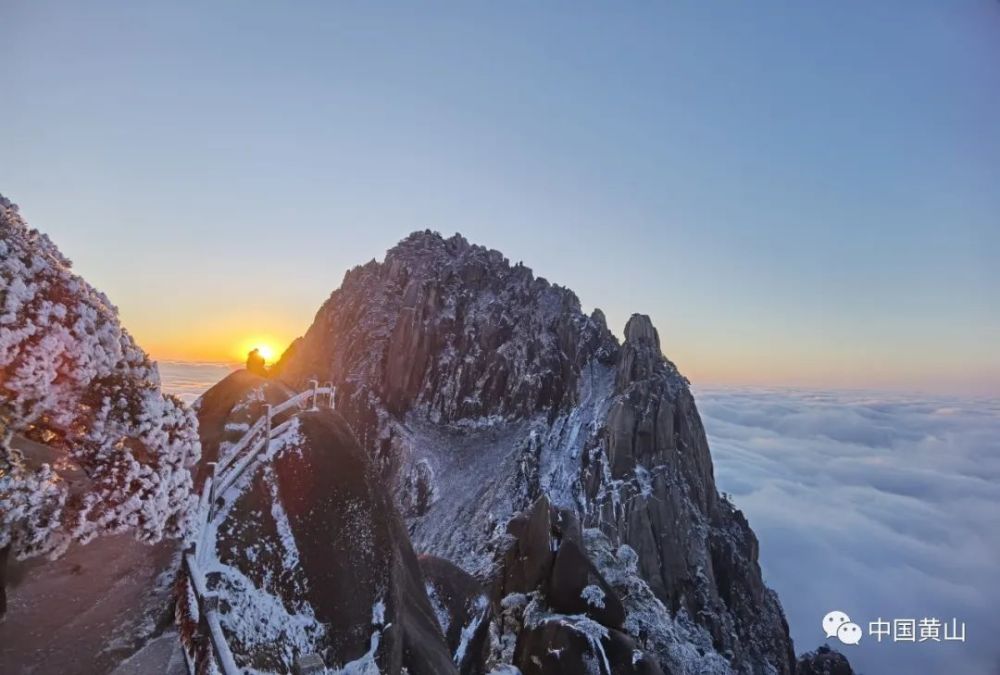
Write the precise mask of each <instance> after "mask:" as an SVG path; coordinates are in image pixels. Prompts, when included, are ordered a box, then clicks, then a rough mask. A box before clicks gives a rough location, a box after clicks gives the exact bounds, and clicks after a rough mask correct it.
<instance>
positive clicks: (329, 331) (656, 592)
mask: <svg viewBox="0 0 1000 675" xmlns="http://www.w3.org/2000/svg"><path fill="white" fill-rule="evenodd" d="M272 375H273V376H276V377H279V378H281V379H282V380H283V381H285V382H287V383H289V384H291V385H293V386H304V385H305V383H306V382H307V381H308V380H309V379H311V378H313V377H316V378H319V379H320V380H330V381H332V382H333V383H334V384H335V385H336V386H337V387H338V410H339V411H340V412H341V413H342V414H343V415H344V417H345V419H346V420H348V422H349V423H350V425H351V426H352V428H353V429H354V430H355V433H356V434H357V435H358V437H359V439H360V441H361V444H362V446H364V448H365V449H366V450H367V451H368V452H370V453H371V454H372V455H373V456H374V457H376V458H377V461H378V464H379V467H380V478H381V480H382V481H383V485H384V489H385V490H387V491H392V492H394V494H395V496H396V498H397V500H398V501H399V502H400V503H401V504H403V505H405V507H406V508H405V515H406V522H407V525H408V528H409V531H410V534H411V538H412V540H413V543H414V545H415V546H416V547H417V549H418V550H420V551H421V552H422V553H427V554H432V555H436V556H441V557H445V558H449V559H451V560H452V561H453V562H454V563H455V564H457V565H459V566H461V567H463V568H464V569H466V570H467V571H468V572H471V573H473V574H474V575H476V576H477V577H478V578H480V579H481V580H482V581H484V582H489V583H491V584H492V586H491V588H494V589H496V588H500V589H502V591H496V590H494V591H493V595H492V597H491V602H492V611H491V614H492V618H491V619H490V621H491V639H493V642H494V644H492V645H489V646H487V648H486V651H487V652H489V655H488V656H487V657H486V662H487V663H488V664H490V665H498V664H501V663H512V662H513V660H514V659H515V657H516V658H517V659H520V660H521V662H523V663H524V664H534V663H535V662H534V659H533V658H532V656H535V657H538V658H541V657H540V656H539V655H538V654H537V653H536V649H540V647H538V645H539V644H547V643H552V644H555V643H556V642H558V643H560V644H561V643H562V642H564V641H566V640H570V641H572V640H576V638H572V639H571V638H568V637H566V636H564V635H562V633H563V630H564V629H565V628H566V626H565V625H564V624H559V625H555V626H552V625H548V623H547V622H549V621H550V620H549V619H544V620H542V619H538V617H540V616H545V615H544V612H548V613H550V614H559V615H566V616H577V615H578V616H584V617H587V618H588V619H589V620H591V621H593V622H594V623H595V624H597V625H600V626H603V627H604V628H606V629H609V630H611V631H613V632H615V631H616V632H615V633H613V635H620V637H621V639H619V638H618V637H615V638H614V639H613V640H612V642H613V643H614V644H616V645H619V646H620V645H621V644H625V643H624V642H623V640H629V641H632V643H634V645H635V646H636V648H637V650H639V651H640V652H642V650H646V652H643V653H648V654H650V655H651V656H650V658H651V659H652V660H653V661H656V660H658V661H659V664H660V665H661V666H662V667H663V670H664V671H667V672H675V673H679V672H692V673H693V672H729V671H735V672H742V673H760V672H773V673H783V674H791V673H793V672H794V670H795V658H794V654H793V651H792V644H791V640H790V638H789V635H788V628H787V625H786V622H785V619H784V616H783V613H782V611H781V606H780V604H779V602H778V600H777V597H776V596H775V595H774V593H773V592H771V591H770V590H769V589H768V588H767V587H766V586H765V585H764V583H763V581H762V579H761V573H760V568H759V566H758V563H757V554H758V545H757V540H756V537H755V536H754V534H753V532H752V531H751V530H750V527H749V525H748V524H747V522H746V519H745V518H744V517H743V515H742V514H741V513H740V512H739V511H738V510H737V509H736V508H735V507H734V506H733V505H732V504H730V503H729V502H728V501H726V500H725V499H723V498H722V497H720V496H719V494H718V492H717V490H716V486H715V481H714V476H713V472H712V460H711V455H710V452H709V448H708V443H707V440H706V437H705V432H704V429H703V427H702V424H701V419H700V417H699V415H698V411H697V407H696V405H695V401H694V398H693V396H692V394H691V392H690V390H689V388H688V383H687V381H686V379H685V378H684V377H683V376H681V375H680V373H679V372H678V370H677V368H676V367H675V366H674V364H673V363H671V362H670V361H669V360H667V359H666V358H665V357H664V356H663V354H662V351H661V343H660V336H659V334H658V332H657V330H656V329H655V328H654V327H653V325H652V323H651V322H650V320H649V318H648V317H646V316H643V315H633V317H632V318H631V319H630V320H629V322H628V324H627V325H626V327H625V341H624V343H621V344H619V342H618V341H617V340H616V339H615V337H614V336H613V335H612V334H611V332H610V331H609V330H608V328H607V326H606V324H605V320H604V316H603V314H602V313H601V312H600V310H595V311H594V312H593V314H591V315H590V316H587V315H585V314H583V313H582V311H581V309H580V303H579V301H578V300H577V298H576V296H575V295H574V294H573V293H572V292H571V291H569V290H567V289H564V288H561V287H558V286H554V285H552V284H550V283H549V282H547V281H545V280H544V279H541V278H536V277H534V275H533V274H532V273H531V271H530V270H529V269H527V268H525V267H524V266H522V265H520V264H518V265H510V264H509V263H508V261H507V260H506V259H505V258H504V257H503V256H502V255H501V254H500V253H499V252H497V251H491V250H488V249H485V248H482V247H479V246H473V245H470V244H469V243H468V242H466V241H465V239H463V238H462V237H460V236H457V235H456V236H455V237H452V238H449V239H444V238H442V237H441V236H440V235H437V234H435V233H430V232H422V233H415V234H413V235H410V236H409V237H408V238H407V239H405V240H404V241H402V242H401V243H400V244H399V245H398V246H396V247H395V248H393V249H392V250H391V251H389V252H388V253H387V255H386V258H385V261H384V262H382V263H378V262H375V261H372V262H369V263H367V264H366V265H363V266H361V267H357V268H355V269H353V270H351V271H350V272H348V273H347V275H346V276H345V278H344V282H343V284H342V285H341V287H340V288H339V289H338V290H336V291H334V292H333V294H332V295H331V296H330V298H329V299H328V300H327V301H326V303H324V305H323V307H322V308H321V309H320V311H319V312H318V313H317V315H316V319H315V321H314V323H313V325H312V326H311V327H310V329H309V330H308V332H307V333H306V335H305V336H303V337H302V338H300V339H299V340H297V341H296V342H295V344H294V345H293V346H292V347H291V348H290V349H289V350H288V352H286V354H285V355H283V357H282V359H281V360H280V362H279V363H278V364H277V365H276V366H275V368H274V370H273V372H272ZM540 497H545V498H546V499H547V501H548V502H551V505H552V508H553V509H554V510H553V511H552V513H554V514H559V516H558V517H560V518H562V519H564V520H566V521H567V522H569V520H570V519H572V521H573V522H575V523H576V525H575V528H576V530H577V532H579V533H582V534H572V533H570V534H565V535H562V536H561V537H560V538H559V541H560V542H561V543H560V544H559V545H558V546H555V548H550V547H551V546H554V544H552V540H551V537H549V536H548V535H546V537H545V538H544V542H543V538H542V537H541V536H540V534H539V533H541V532H543V531H547V532H549V533H551V532H552V531H553V528H556V529H559V528H558V527H557V526H556V525H553V523H552V522H551V518H552V517H553V516H552V515H551V514H549V509H548V508H546V509H541V510H539V509H537V508H533V505H535V504H536V502H537V500H538V499H539V498H540ZM518 514H524V515H522V516H518ZM546 514H549V515H546ZM512 518H514V519H515V520H514V521H513V522H512V523H511V526H510V528H508V527H507V522H508V521H509V520H510V519H512ZM546 519H548V520H546ZM547 528H548V529H547ZM587 533H590V534H587ZM583 534H587V536H583ZM595 542H598V543H599V545H600V550H599V551H597V550H595V549H593V548H592V547H591V546H590V545H591V544H594V543H595ZM594 545H596V544H594ZM512 547H513V549H512ZM519 547H528V548H525V549H523V550H522V549H521V548H519ZM512 551H514V552H512ZM598 553H599V554H600V556H599V557H600V558H601V560H603V561H605V563H607V564H609V565H615V564H619V563H617V562H615V561H623V560H624V561H629V562H628V564H629V565H632V564H633V563H634V568H635V569H634V574H632V573H631V572H630V573H629V574H624V573H623V574H621V575H617V574H615V576H617V577H620V578H619V579H618V583H619V585H621V586H623V587H624V586H626V585H629V584H632V585H635V584H641V585H642V588H641V589H638V588H637V594H636V595H635V597H639V596H641V597H643V598H646V600H644V602H645V605H642V606H639V605H637V604H636V602H635V601H630V603H629V605H628V606H625V607H623V606H621V603H618V604H617V605H616V604H615V602H614V601H613V600H609V601H608V603H609V604H608V605H607V606H606V607H604V608H600V611H598V610H599V608H596V607H588V608H584V607H582V606H581V601H582V598H580V597H576V596H577V595H578V588H579V587H580V584H581V583H583V582H584V581H586V582H587V583H586V584H584V588H586V587H589V586H597V587H598V588H600V589H601V590H602V591H603V592H604V593H605V594H606V595H608V596H609V597H614V593H608V591H609V590H610V589H609V588H608V583H607V580H605V579H604V577H602V574H603V575H604V576H605V577H606V576H607V575H608V573H609V571H608V570H598V569H597V567H596V566H595V556H597V555H598ZM621 564H625V563H621ZM611 571H612V572H613V571H614V570H611ZM602 580H603V581H604V584H603V585H602V584H601V583H600V582H601V581H602ZM594 582H596V583H594ZM638 591H642V592H641V593H638ZM580 592H582V591H580ZM594 593H595V591H588V594H589V595H594ZM532 594H534V595H532ZM518 596H525V597H526V598H527V600H526V601H525V603H524V607H521V608H520V609H517V608H516V607H514V606H515V605H518V603H519V602H520V601H519V600H518ZM529 596H530V597H529ZM505 598H513V599H510V600H509V601H508V602H507V603H506V604H507V605H509V606H505V605H504V601H505ZM532 603H533V604H532ZM543 603H544V606H543ZM525 608H530V610H531V611H530V612H528V615H533V616H534V617H535V618H536V619H538V620H537V621H535V622H534V623H531V622H527V623H526V619H525V611H527V610H526V609H525ZM515 610H516V611H515ZM653 616H656V617H660V618H658V619H656V620H657V621H659V622H660V623H669V624H670V625H669V626H668V627H667V628H669V630H668V629H664V630H662V631H653V632H655V633H656V634H655V635H652V634H651V632H650V631H649V630H647V628H648V626H649V625H650V623H649V621H651V619H649V617H653ZM505 626H506V627H507V628H510V629H511V630H507V629H506V628H505ZM641 626H646V627H647V628H640V627H641ZM512 630H513V631H514V632H511V631H512ZM505 631H506V632H505ZM518 631H519V632H518ZM526 631H527V632H526ZM577 632H579V631H577ZM529 633H530V635H529ZM504 635H516V636H518V637H517V638H516V639H517V640H518V642H517V645H518V646H517V648H516V650H515V649H514V645H513V644H507V645H505V644H503V636H504ZM522 638H523V640H522ZM609 639H610V638H609ZM539 641H540V642H539ZM588 644H590V643H589V642H588ZM610 644H611V643H610V642H609V643H608V645H609V646H610ZM609 648H610V647H609ZM522 657H523V658H522ZM524 659H527V661H524ZM543 661H544V659H543ZM720 664H721V665H720ZM525 667H526V668H529V669H530V668H532V667H534V666H531V665H525ZM541 667H542V668H543V670H542V671H532V672H555V671H552V670H551V666H541ZM544 668H549V670H544ZM470 672H471V671H470ZM564 672H570V671H564ZM616 672H617V671H616ZM623 672H625V671H623ZM628 672H631V671H628Z"/></svg>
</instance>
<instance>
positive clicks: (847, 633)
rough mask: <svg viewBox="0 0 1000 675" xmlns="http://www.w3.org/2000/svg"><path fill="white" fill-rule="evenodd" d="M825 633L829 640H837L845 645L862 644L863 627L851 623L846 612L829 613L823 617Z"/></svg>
mask: <svg viewBox="0 0 1000 675" xmlns="http://www.w3.org/2000/svg"><path fill="white" fill-rule="evenodd" d="M823 633H824V634H825V635H826V637H828V638H834V637H835V638H837V639H838V640H840V641H841V642H842V643H843V644H845V645H856V644H858V643H859V642H861V626H859V625H858V624H856V623H854V622H853V621H851V617H849V616H847V613H846V612H841V611H836V610H835V611H833V612H828V613H827V615H826V616H824V617H823Z"/></svg>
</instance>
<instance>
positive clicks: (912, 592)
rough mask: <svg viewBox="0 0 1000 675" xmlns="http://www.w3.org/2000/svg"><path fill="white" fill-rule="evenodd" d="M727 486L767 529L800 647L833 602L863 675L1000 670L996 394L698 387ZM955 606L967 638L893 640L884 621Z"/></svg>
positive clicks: (763, 551) (774, 571)
mask: <svg viewBox="0 0 1000 675" xmlns="http://www.w3.org/2000/svg"><path fill="white" fill-rule="evenodd" d="M696 396H697V400H698V405H699V409H700V411H701V414H702V418H703V420H704V423H705V427H706V430H707V432H708V436H709V442H710V445H711V448H712V456H713V459H714V463H715V475H716V481H717V483H718V486H719V489H720V490H722V491H725V492H728V493H729V494H730V495H731V496H732V499H733V501H734V502H735V503H736V505H737V506H738V507H739V508H740V509H742V510H743V511H744V513H746V515H747V517H748V518H749V520H750V525H751V526H752V527H753V529H754V531H755V532H756V533H757V536H758V538H759V539H760V562H761V567H762V569H763V571H764V577H765V580H766V581H767V583H768V585H770V586H771V587H772V588H774V589H775V590H776V591H777V592H778V594H779V596H780V598H781V602H782V605H783V606H784V608H785V613H786V615H787V618H788V622H789V625H790V627H791V631H792V637H793V638H794V640H795V646H796V651H798V652H800V653H801V652H803V651H806V650H810V649H813V648H815V647H816V646H817V645H818V644H821V643H822V642H824V641H827V640H826V639H825V637H824V634H823V631H822V630H821V627H820V622H821V619H822V617H823V616H824V614H826V613H827V612H829V611H831V610H842V611H844V612H846V613H847V614H848V615H849V616H850V617H851V619H852V620H853V621H855V622H856V623H858V624H860V625H861V626H862V627H863V629H864V633H865V635H864V637H863V638H862V640H861V644H860V645H857V646H842V645H838V644H835V643H836V642H837V641H836V639H832V640H831V641H830V643H831V646H835V647H836V648H838V649H840V650H841V651H842V652H843V653H845V654H847V655H848V657H849V658H850V660H851V662H852V664H853V665H854V667H855V670H856V671H857V672H861V673H865V674H866V675H880V674H893V673H929V674H937V673H941V674H947V675H951V674H954V675H965V674H968V675H983V674H996V673H1000V400H996V399H994V400H987V399H966V398H950V397H936V396H934V397H932V396H915V395H909V396H906V395H899V394H891V395H876V394H873V393H870V392H869V393H866V392H816V391H790V390H742V389H700V390H698V391H697V392H696ZM880 617H881V618H883V619H887V620H889V621H892V620H893V619H896V618H899V619H918V620H919V619H921V618H924V617H929V618H940V619H942V620H948V621H950V620H951V619H952V618H957V619H958V620H959V621H964V622H965V623H966V637H967V640H966V642H965V643H960V642H949V643H936V642H932V641H925V642H923V643H916V644H911V643H902V642H900V643H893V642H892V638H891V637H890V638H889V639H888V641H886V640H885V639H883V642H882V643H877V642H875V641H874V640H873V639H872V638H870V637H869V635H868V630H869V622H871V621H875V620H877V619H878V618H880Z"/></svg>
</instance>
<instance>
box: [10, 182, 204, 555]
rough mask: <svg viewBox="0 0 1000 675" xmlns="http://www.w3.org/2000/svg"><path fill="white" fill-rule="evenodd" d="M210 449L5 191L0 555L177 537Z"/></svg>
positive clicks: (104, 307) (98, 299)
mask: <svg viewBox="0 0 1000 675" xmlns="http://www.w3.org/2000/svg"><path fill="white" fill-rule="evenodd" d="M200 452H201V449H200V445H199V442H198V434H197V421H196V419H195V417H194V415H193V413H192V412H191V411H189V410H188V409H187V408H186V407H185V406H184V405H183V403H182V402H181V401H180V400H178V399H177V398H175V397H173V396H168V395H164V394H162V393H161V392H160V379H159V373H158V372H157V369H156V365H155V364H154V363H153V362H151V361H150V360H149V357H148V356H147V355H146V353H145V352H143V351H142V349H140V348H139V347H138V346H137V345H136V343H135V341H134V340H133V339H132V336H131V335H129V333H128V332H127V331H125V329H123V328H122V327H121V325H120V324H119V322H118V312H117V309H116V308H115V307H114V306H113V305H112V304H111V303H110V302H109V301H108V298H107V297H106V296H105V295H104V294H102V293H100V292H99V291H97V290H95V289H94V288H93V287H91V286H90V285H89V284H87V283H86V282H85V281H84V280H83V279H81V278H80V277H78V276H76V275H75V274H73V273H72V271H71V267H70V262H69V260H67V259H66V258H65V257H63V255H62V254H61V253H60V252H59V250H58V249H57V248H56V246H55V245H54V244H53V243H52V242H51V241H50V240H49V238H48V237H47V236H45V235H44V234H41V233H39V232H38V231H37V230H32V229H30V228H29V227H28V226H27V224H26V223H25V221H24V220H23V219H22V218H21V215H20V214H19V213H18V209H17V206H16V205H14V204H12V203H11V202H10V201H8V200H7V199H4V198H3V197H2V196H0V550H3V549H6V548H8V547H9V551H10V553H12V554H13V555H15V556H17V557H19V558H26V557H30V556H35V555H43V554H44V555H48V556H50V557H53V558H54V557H57V556H59V555H61V554H62V553H63V552H65V550H66V548H67V547H68V546H69V545H70V543H72V542H74V541H79V542H87V541H89V540H91V539H92V538H93V537H95V536H97V535H100V534H111V533H119V532H126V531H131V532H134V534H135V536H136V537H137V538H138V539H140V540H142V541H147V542H155V541H158V540H159V539H161V538H162V537H164V536H177V535H179V534H181V532H182V530H183V528H184V527H185V525H186V522H185V518H186V513H187V511H188V506H189V503H190V500H191V499H192V497H191V496H190V493H191V475H190V472H189V470H188V467H190V466H191V465H192V464H193V463H194V462H195V461H196V460H197V459H198V457H199V455H200Z"/></svg>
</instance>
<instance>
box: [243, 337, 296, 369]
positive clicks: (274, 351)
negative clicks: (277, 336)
mask: <svg viewBox="0 0 1000 675" xmlns="http://www.w3.org/2000/svg"><path fill="white" fill-rule="evenodd" d="M254 349H256V350H257V351H258V352H259V353H260V355H261V356H263V357H264V361H265V362H266V363H268V364H272V363H274V362H275V361H276V360H277V359H278V357H280V356H281V352H282V351H283V349H284V348H283V347H280V346H278V344H277V342H276V341H275V340H274V338H272V337H270V336H261V335H257V336H253V337H248V338H245V339H243V340H241V341H240V342H239V343H237V346H236V347H235V349H234V351H233V357H234V358H238V359H239V360H240V361H244V360H246V358H247V354H249V353H250V352H251V351H253V350H254Z"/></svg>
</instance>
